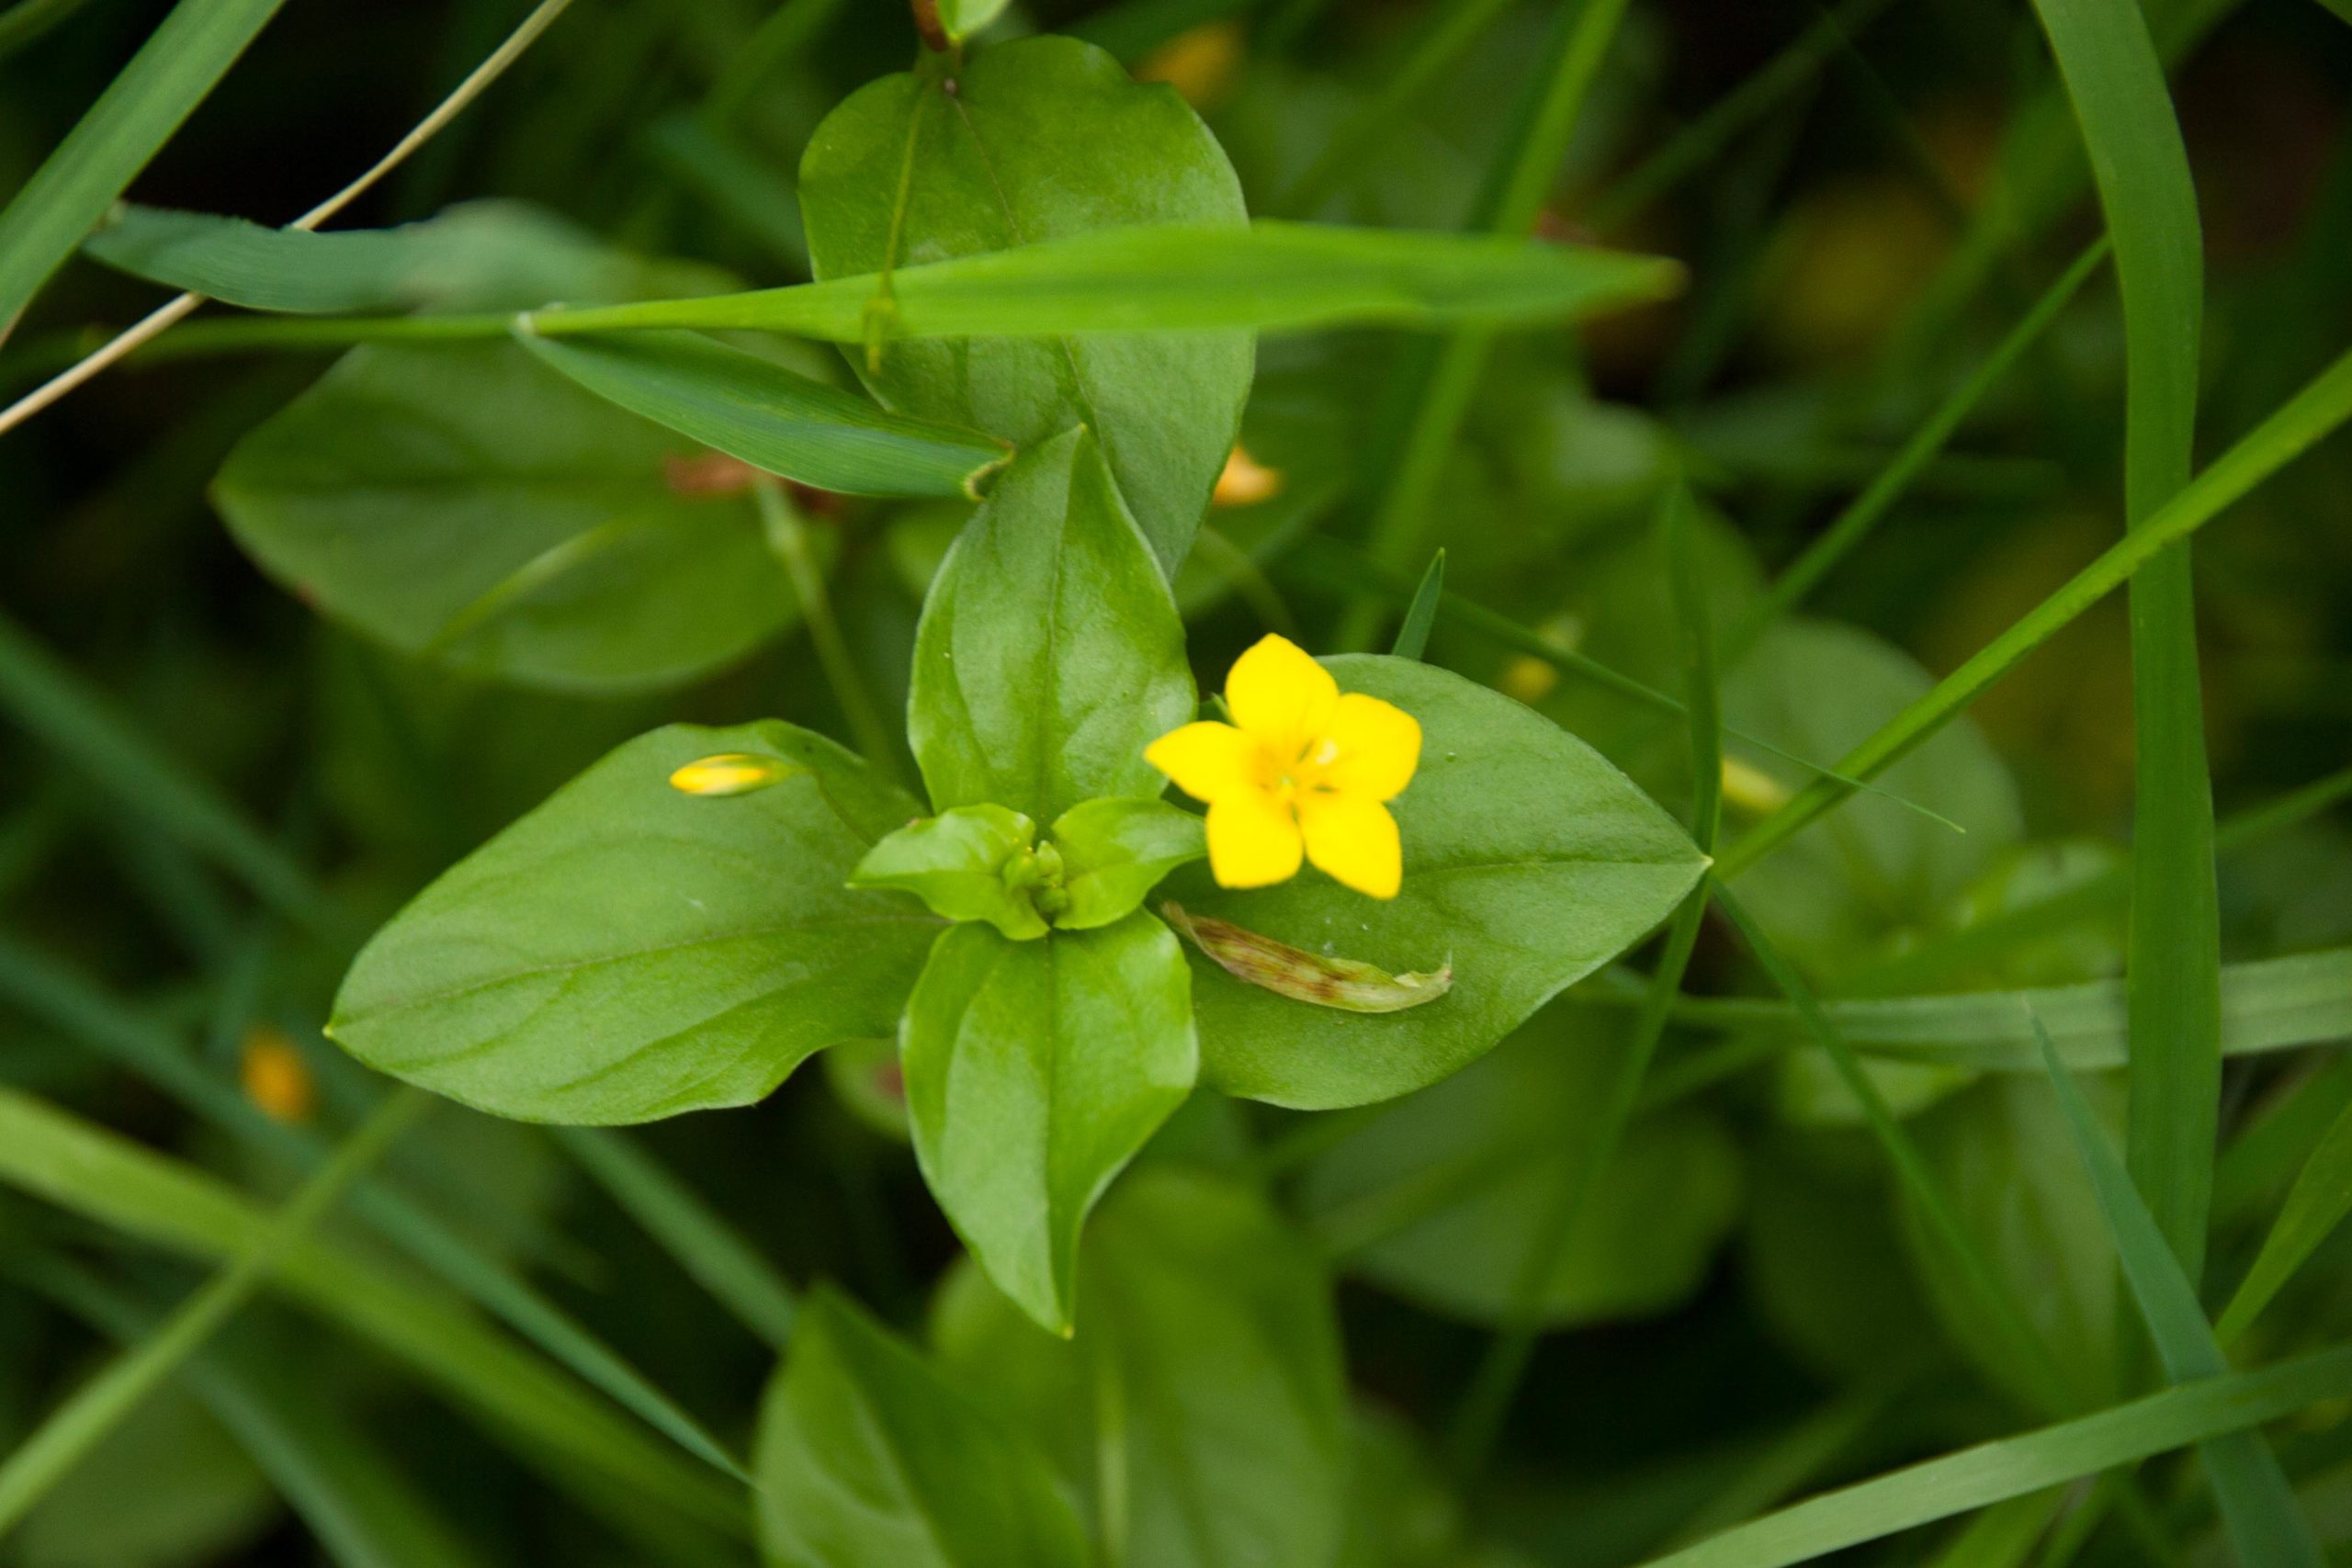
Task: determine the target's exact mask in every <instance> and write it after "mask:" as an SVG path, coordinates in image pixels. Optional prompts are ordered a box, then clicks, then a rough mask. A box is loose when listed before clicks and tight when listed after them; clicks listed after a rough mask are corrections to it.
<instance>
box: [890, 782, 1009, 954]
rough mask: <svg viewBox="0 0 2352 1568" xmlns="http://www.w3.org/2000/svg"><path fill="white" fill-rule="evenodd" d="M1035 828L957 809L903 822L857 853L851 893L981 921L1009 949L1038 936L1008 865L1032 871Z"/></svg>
mask: <svg viewBox="0 0 2352 1568" xmlns="http://www.w3.org/2000/svg"><path fill="white" fill-rule="evenodd" d="M1036 838H1037V825H1036V824H1035V822H1032V821H1031V820H1030V819H1029V818H1026V817H1023V816H1022V815H1021V813H1019V812H1017V811H1008V810H1006V809H1005V808H1004V807H1001V806H957V807H950V808H949V809H947V810H945V811H943V812H941V813H940V814H939V815H938V816H936V817H927V818H923V819H922V821H920V822H910V823H909V824H908V825H907V826H905V827H903V828H901V829H899V830H898V831H897V832H895V833H893V834H891V835H890V836H889V837H888V838H887V839H884V840H882V841H881V842H879V843H877V844H876V845H875V846H874V847H873V848H872V849H870V850H868V851H866V852H865V859H864V860H862V861H859V862H858V863H857V869H856V870H855V871H854V872H852V873H851V874H850V879H849V880H850V886H853V887H895V888H898V889H899V891H901V892H904V893H911V894H913V895H914V896H915V897H918V898H920V899H922V901H923V903H924V905H925V906H926V907H927V908H929V909H930V910H931V912H932V913H933V914H934V915H937V916H940V917H941V918H942V919H950V920H986V921H988V923H989V924H990V925H992V926H994V927H995V928H996V929H997V930H998V931H1001V932H1003V933H1004V934H1005V935H1006V936H1009V937H1011V938H1012V939H1013V940H1014V941H1016V942H1020V941H1025V940H1027V939H1028V938H1030V937H1039V936H1044V935H1045V934H1046V918H1045V916H1044V915H1042V914H1040V913H1039V912H1038V909H1037V907H1036V904H1035V900H1034V898H1033V897H1032V894H1031V890H1030V888H1029V887H1027V886H1022V887H1016V886H1013V882H1014V863H1015V862H1016V861H1019V862H1021V863H1024V864H1027V865H1034V864H1035V862H1036V859H1037V857H1036V855H1035V853H1034V852H1033V851H1032V849H1031V846H1032V845H1033V844H1035V841H1036Z"/></svg>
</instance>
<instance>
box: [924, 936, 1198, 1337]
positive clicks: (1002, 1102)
mask: <svg viewBox="0 0 2352 1568" xmlns="http://www.w3.org/2000/svg"><path fill="white" fill-rule="evenodd" d="M899 1055H900V1058H901V1060H902V1061H903V1063H904V1065H905V1069H906V1078H907V1108H908V1111H910V1114H911V1116H912V1119H913V1124H914V1140H915V1154H916V1156H917V1157H918V1158H919V1159H921V1160H922V1170H923V1178H924V1179H925V1180H926V1181H928V1182H929V1183H930V1184H931V1190H932V1191H933V1194H934V1195H936V1196H937V1197H938V1199H939V1202H940V1207H942V1208H943V1209H944V1210H945V1211H946V1212H947V1217H948V1218H949V1219H951V1220H953V1221H954V1222H955V1224H956V1230H957V1232H958V1233H959V1234H961V1235H963V1237H964V1239H965V1241H966V1243H967V1245H968V1246H969V1247H971V1248H972V1252H973V1256H974V1257H976V1258H978V1259H979V1260H980V1263H981V1265H982V1267H984V1268H985V1269H988V1271H989V1278H990V1279H991V1280H995V1281H996V1283H997V1285H998V1286H999V1288H1001V1290H1002V1291H1003V1292H1005V1293H1006V1294H1007V1295H1008V1296H1011V1297H1012V1299H1013V1300H1014V1301H1016V1302H1018V1303H1021V1306H1022V1308H1023V1311H1025V1312H1027V1313H1028V1314H1030V1315H1031V1316H1033V1317H1035V1319H1036V1320H1037V1321H1038V1322H1039V1323H1042V1324H1044V1325H1046V1326H1047V1327H1050V1328H1056V1329H1062V1330H1067V1329H1068V1328H1069V1325H1070V1322H1071V1314H1072V1311H1073V1310H1074V1295H1075V1292H1076V1291H1077V1288H1078V1238H1079V1231H1080V1227H1081V1226H1083V1225H1084V1224H1085V1223H1086V1214H1087V1211H1088V1210H1090V1209H1091V1208H1092V1207H1093V1206H1094V1201H1095V1200H1096V1199H1098V1198H1100V1197H1101V1196H1102V1195H1103V1189H1104V1188H1105V1187H1107V1186H1109V1185H1110V1181H1111V1179H1112V1178H1113V1177H1114V1176H1115V1175H1117V1174H1118V1172H1119V1168H1121V1167H1122V1166H1124V1165H1125V1164H1126V1163H1127V1161H1128V1160H1129V1159H1130V1158H1132V1157H1133V1156H1134V1155H1135V1153H1136V1150H1137V1149H1139V1148H1141V1147H1142V1146H1143V1145H1144V1141H1145V1140H1146V1139H1148V1137H1150V1136H1151V1134H1152V1132H1153V1130H1154V1129H1155V1128H1157V1127H1158V1126H1159V1124H1160V1122H1164V1121H1166V1120H1167V1119H1168V1115H1169V1113H1170V1111H1174V1110H1175V1109H1176V1107H1177V1106H1178V1105H1179V1104H1181V1103H1182V1101H1183V1099H1184V1096H1185V1095H1186V1094H1187V1093H1189V1092H1190V1091H1191V1089H1192V1087H1193V1075H1194V1074H1195V1073H1196V1072H1198V1071H1199V1067H1200V1051H1199V1046H1198V1044H1197V1043H1196V1042H1195V1040H1194V1038H1193V995H1192V987H1191V980H1190V976H1189V975H1188V974H1187V973H1186V970H1185V967H1184V960H1183V957H1182V952H1181V949H1180V947H1179V944H1178V942H1177V941H1176V937H1175V934H1174V933H1173V932H1171V931H1169V929H1168V928H1167V927H1166V926H1163V925H1161V924H1160V923H1159V921H1158V920H1156V919H1153V918H1152V917H1151V916H1149V915H1146V914H1142V913H1140V912H1138V913H1136V914H1131V915H1129V916H1127V917H1126V919H1123V920H1121V921H1119V922H1118V923H1117V924H1115V925H1110V926H1104V927H1102V928H1100V929H1099V930H1095V931H1064V932H1057V933H1056V934H1055V935H1053V936H1051V937H1048V938H1047V939H1046V941H1043V942H1008V941H1006V940H1005V939H1004V938H1003V937H1001V936H1000V935H998V934H997V933H996V932H995V931H991V930H989V929H988V928H987V927H986V926H984V925H980V924H977V923H975V924H967V925H959V926H956V927H955V928H953V929H952V930H950V931H947V932H946V933H944V935H942V936H941V937H940V939H939V941H938V942H937V944H936V945H935V946H933V949H932V952H931V959H930V961H929V962H928V963H927V964H924V965H923V971H922V978H921V979H920V980H919V981H917V982H916V984H915V988H914V994H913V996H912V997H910V998H909V999H908V1001H907V1016H906V1022H905V1024H904V1025H903V1026H902V1028H901V1031H900V1033H899Z"/></svg>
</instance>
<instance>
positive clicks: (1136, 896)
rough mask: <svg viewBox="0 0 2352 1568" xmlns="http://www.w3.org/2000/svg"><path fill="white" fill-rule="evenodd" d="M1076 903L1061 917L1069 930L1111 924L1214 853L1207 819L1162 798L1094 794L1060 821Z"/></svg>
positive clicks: (1065, 873)
mask: <svg viewBox="0 0 2352 1568" xmlns="http://www.w3.org/2000/svg"><path fill="white" fill-rule="evenodd" d="M1053 840H1054V843H1055V845H1056V846H1057V848H1058V849H1059V851H1060V853H1061V862H1062V891H1063V893H1064V894H1065V895H1066V896H1067V897H1068V898H1069V904H1068V906H1067V907H1066V908H1063V909H1062V911H1061V912H1060V913H1059V914H1057V915H1056V916H1055V917H1054V924H1056V925H1057V926H1060V927H1062V928H1064V929H1065V930H1068V931H1089V930H1091V929H1092V928H1094V927H1096V926H1107V925H1109V924H1110V923H1111V922H1112V921H1114V920H1116V919H1123V918H1125V915H1126V914H1127V912H1128V911H1129V910H1131V909H1134V908H1137V907H1138V906H1140V905H1141V904H1142V903H1143V901H1144V898H1145V897H1146V895H1148V894H1149V893H1150V891H1151V890H1152V889H1153V888H1154V887H1157V886H1159V883H1160V880H1161V879H1162V878H1163V877H1165V876H1166V875H1167V874H1169V873H1170V872H1171V871H1174V870H1175V869H1176V868H1177V867H1178V866H1180V865H1186V864H1189V863H1192V862H1193V861H1196V860H1198V859H1200V858H1201V857H1202V856H1203V855H1204V854H1206V853H1208V845H1207V843H1206V841H1205V840H1204V838H1203V836H1202V832H1201V819H1200V818H1197V817H1195V816H1193V814H1192V813H1191V812H1189V811H1180V810H1178V809H1177V808H1176V807H1172V806H1170V805H1169V804H1168V803H1167V802H1166V801H1163V800H1088V801H1081V802H1080V804H1078V805H1076V806H1073V807H1070V808H1069V810H1068V811H1065V812H1063V813H1062V814H1061V816H1059V817H1058V818H1055V820H1054V832H1053Z"/></svg>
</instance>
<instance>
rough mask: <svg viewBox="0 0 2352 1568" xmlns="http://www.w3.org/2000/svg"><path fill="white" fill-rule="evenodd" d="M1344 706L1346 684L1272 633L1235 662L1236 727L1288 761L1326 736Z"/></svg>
mask: <svg viewBox="0 0 2352 1568" xmlns="http://www.w3.org/2000/svg"><path fill="white" fill-rule="evenodd" d="M1339 701H1340V683H1339V682H1337V681H1334V680H1332V679H1331V672H1330V671H1329V670H1326V669H1324V668H1323V666H1321V665H1320V664H1317V663H1316V662H1315V660H1313V659H1312V658H1311V657H1309V656H1308V654H1307V651H1306V649H1303V648H1301V647H1299V646H1298V644H1296V643H1295V642H1293V641H1291V640H1290V639H1289V638H1288V637H1276V636H1275V635H1273V634H1272V633H1271V632H1270V633H1268V634H1267V635H1266V636H1264V637H1261V638H1259V639H1258V641H1257V644H1256V645H1255V646H1254V647H1252V648H1251V649H1250V651H1249V652H1247V653H1245V654H1243V655H1242V656H1241V657H1240V658H1238V659H1237V660H1234V661H1233V669H1232V671H1230V672H1228V673H1227V676H1226V678H1225V705H1226V706H1227V707H1228V708H1230V709H1232V710H1233V722H1234V723H1236V724H1238V725H1239V726H1240V727H1241V728H1244V729H1246V730H1248V731H1249V732H1250V734H1252V735H1254V736H1256V737H1257V738H1258V739H1260V740H1261V741H1263V742H1265V743H1266V745H1268V746H1269V747H1271V748H1272V749H1274V750H1277V751H1279V752H1282V753H1283V755H1284V756H1285V757H1286V758H1287V757H1291V756H1295V755H1297V753H1298V752H1300V751H1302V750H1305V749H1306V745H1307V743H1308V742H1309V741H1311V740H1314V739H1317V738H1319V737H1320V736H1321V735H1322V734H1323V733H1324V732H1325V730H1326V729H1327V728H1329V725H1330V722H1331V714H1332V711H1333V710H1334V709H1335V708H1336V707H1337V706H1338V705H1339Z"/></svg>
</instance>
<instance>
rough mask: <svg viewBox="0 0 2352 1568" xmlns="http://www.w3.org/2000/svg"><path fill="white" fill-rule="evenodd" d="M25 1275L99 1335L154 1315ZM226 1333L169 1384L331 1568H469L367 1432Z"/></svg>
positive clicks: (139, 1325)
mask: <svg viewBox="0 0 2352 1568" xmlns="http://www.w3.org/2000/svg"><path fill="white" fill-rule="evenodd" d="M23 1272H24V1274H25V1277H26V1279H27V1280H28V1282H29V1283H30V1284H31V1285H32V1286H33V1287H34V1288H35V1289H37V1290H39V1291H40V1292H42V1293H43V1294H45V1295H47V1296H49V1297H50V1298H51V1300H53V1301H56V1302H58V1303H61V1304H62V1305H63V1306H64V1307H65V1308H66V1309H67V1310H68V1311H70V1312H73V1313H74V1314H77V1315H79V1316H80V1317H82V1318H84V1319H85V1320H87V1321H88V1322H89V1323H91V1324H92V1325H94V1326H96V1328H98V1329H99V1330H100V1331H101V1332H103V1333H106V1334H107V1335H109V1336H111V1337H114V1338H117V1339H119V1340H123V1341H126V1342H135V1341H137V1340H139V1339H141V1338H143V1337H146V1335H147V1334H148V1333H149V1332H151V1331H152V1330H153V1326H154V1325H155V1322H156V1320H157V1314H155V1313H154V1312H153V1311H152V1310H150V1309H148V1308H147V1307H145V1306H144V1305H142V1304H141V1303H139V1302H137V1301H134V1300H132V1299H131V1298H130V1296H128V1295H127V1294H125V1293H124V1292H120V1291H118V1290H116V1289H114V1288H112V1287H111V1286H109V1285H107V1283H106V1281H104V1280H100V1279H99V1278H98V1277H97V1276H96V1275H95V1274H93V1273H91V1272H90V1271H89V1270H87V1269H82V1268H79V1267H77V1266H75V1265H74V1264H71V1263H68V1262H65V1261H64V1260H62V1259H60V1258H36V1259H33V1260H31V1261H30V1262H29V1263H28V1264H27V1265H26V1266H25V1267H24V1269H23ZM274 1349H275V1348H274V1347H272V1346H270V1345H268V1344H266V1343H265V1342H263V1341H262V1340H260V1339H259V1338H258V1337H255V1336H254V1335H253V1334H251V1333H250V1332H244V1333H242V1334H241V1333H240V1331H239V1330H237V1329H232V1330H229V1331H227V1332H224V1333H223V1334H221V1335H220V1337H217V1338H216V1339H215V1340H214V1341H213V1342H212V1343H210V1344H209V1345H207V1346H205V1347H204V1348H202V1349H200V1350H198V1352H197V1353H196V1354H194V1355H192V1356H190V1357H189V1358H188V1359H187V1361H186V1362H185V1363H183V1364H182V1366H181V1367H180V1369H179V1374H178V1375H179V1378H180V1381H181V1382H184V1383H186V1384H187V1387H188V1388H189V1389H190V1390H191V1391H192V1392H193V1393H195V1394H196V1396H197V1397H198V1398H199V1399H201V1400H202V1401H204V1403H205V1405H206V1406H207V1408H209V1410H210V1411H211V1412H212V1414H213V1416H215V1417H216V1418H217V1419H218V1420H219V1421H220V1424H221V1426H223V1427H226V1428H228V1430H229V1432H230V1434H231V1435H232V1437H234V1438H236V1439H237V1444H238V1446H239V1447H241V1448H243V1450H245V1452H246V1453H247V1454H249V1455H250V1456H251V1457H252V1458H253V1461H254V1463H255V1464H257V1465H259V1466H260V1467H261V1470H262V1473H264V1474H265V1475H266V1476H268V1477H269V1481H270V1484H271V1485H273V1486H275V1487H276V1488H277V1492H278V1495H280V1496H282V1497H284V1498H285V1499H286V1501H287V1503H288V1505H289V1506H292V1508H293V1509H294V1511H295V1513H297V1514H298V1515H300V1517H301V1519H302V1522H303V1523H304V1524H305V1525H307V1526H309V1527H310V1530H311V1534H312V1535H313V1536H315V1537H317V1538H318V1541H319V1544H320V1546H321V1547H322V1549H323V1550H324V1551H325V1552H326V1554H327V1555H328V1556H329V1557H330V1558H332V1559H333V1560H334V1562H337V1563H339V1564H341V1565H342V1568H477V1565H478V1564H480V1563H481V1561H482V1560H481V1558H480V1557H479V1556H477V1555H476V1553H475V1551H474V1550H473V1549H472V1548H471V1547H470V1546H469V1545H468V1544H467V1543H466V1542H465V1540H464V1539H463V1538H462V1537H460V1536H459V1535H458V1533H457V1531H456V1530H455V1529H453V1528H452V1527H451V1526H450V1525H449V1524H448V1523H447V1521H445V1520H444V1519H442V1518H441V1517H439V1515H438V1514H437V1513H436V1512H435V1509H434V1507H433V1506H432V1504H431V1503H430V1502H428V1501H427V1499H426V1498H425V1497H424V1494H423V1493H421V1492H420V1491H418V1490H417V1488H416V1486H415V1484H414V1483H413V1482H411V1481H410V1480H409V1478H408V1477H407V1476H405V1475H403V1474H402V1473H401V1472H400V1471H399V1470H397V1469H396V1468H394V1466H393V1465H392V1462H391V1461H390V1459H389V1458H388V1457H387V1456H386V1455H385V1454H384V1453H383V1452H382V1450H379V1448H378V1447H377V1445H376V1443H375V1442H374V1440H373V1439H372V1438H370V1437H369V1435H368V1432H367V1430H366V1429H365V1428H364V1427H362V1426H361V1425H360V1424H359V1423H357V1422H356V1421H354V1420H352V1419H351V1418H350V1415H349V1413H348V1412H347V1411H345V1410H344V1409H341V1408H338V1407H337V1406H336V1405H334V1404H332V1403H331V1402H330V1401H329V1400H328V1399H326V1398H325V1397H322V1394H321V1393H320V1392H319V1390H318V1389H317V1388H315V1387H314V1386H313V1385H312V1384H311V1383H310V1382H306V1381H305V1380H303V1379H302V1378H301V1377H300V1376H298V1375H295V1374H294V1373H293V1372H291V1371H289V1369H288V1368H286V1367H284V1366H282V1365H279V1364H277V1359H276V1357H275V1355H274V1354H273V1352H274Z"/></svg>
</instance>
